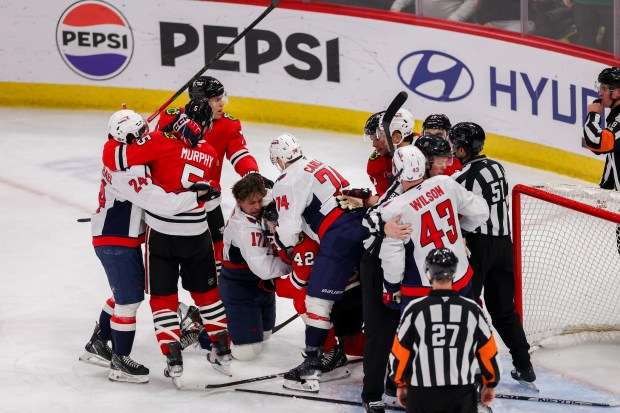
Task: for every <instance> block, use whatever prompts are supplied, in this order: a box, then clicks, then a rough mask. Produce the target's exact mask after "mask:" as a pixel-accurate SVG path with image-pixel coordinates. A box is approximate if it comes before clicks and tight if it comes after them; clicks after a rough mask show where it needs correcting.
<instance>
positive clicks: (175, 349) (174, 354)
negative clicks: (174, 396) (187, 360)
mask: <svg viewBox="0 0 620 413" xmlns="http://www.w3.org/2000/svg"><path fill="white" fill-rule="evenodd" d="M166 345H167V346H168V353H167V354H166V369H165V370H164V376H166V377H171V378H172V379H173V381H174V379H175V378H177V377H181V376H182V375H183V355H182V354H181V343H179V342H178V341H173V342H172V343H168V344H166ZM175 385H176V382H175Z"/></svg>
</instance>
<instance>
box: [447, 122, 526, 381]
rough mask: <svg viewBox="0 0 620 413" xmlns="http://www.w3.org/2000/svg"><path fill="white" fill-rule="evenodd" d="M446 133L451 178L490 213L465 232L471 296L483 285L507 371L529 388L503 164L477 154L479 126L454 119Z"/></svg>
mask: <svg viewBox="0 0 620 413" xmlns="http://www.w3.org/2000/svg"><path fill="white" fill-rule="evenodd" d="M448 137H449V139H450V141H451V142H452V145H453V146H454V149H455V155H456V157H457V158H458V159H459V160H460V161H461V163H462V164H463V171H462V172H460V173H456V174H455V175H453V178H454V179H456V181H457V182H458V183H459V184H461V185H462V186H463V187H465V189H467V190H468V191H471V192H473V193H475V194H477V195H480V196H482V197H483V198H484V199H485V201H486V202H487V204H488V205H489V211H490V217H489V219H488V220H487V222H486V223H485V224H482V225H481V226H480V227H478V228H477V229H475V230H474V231H472V232H471V233H469V234H467V235H466V236H465V239H466V240H467V246H468V247H469V250H470V251H471V256H470V257H469V264H470V265H471V268H472V270H473V271H474V275H473V278H472V281H473V290H474V297H475V298H476V300H479V298H480V294H481V293H482V288H483V287H484V302H485V304H486V307H487V310H488V311H489V314H490V315H491V321H492V322H493V326H494V327H495V329H496V330H497V333H498V334H499V335H500V337H501V338H502V340H503V341H504V343H505V344H506V346H507V347H508V349H509V350H510V354H511V356H512V364H513V365H514V369H513V370H512V372H511V373H510V374H511V376H512V378H513V379H515V380H517V381H518V382H520V383H522V384H524V385H526V386H528V387H534V385H533V382H534V381H535V380H536V374H535V373H534V367H533V366H532V363H531V361H530V354H529V352H528V351H529V349H530V345H529V343H528V342H527V338H526V337H525V332H524V331H523V326H522V325H521V320H520V318H519V315H518V314H517V313H516V312H515V306H514V296H515V276H514V259H513V248H512V239H511V237H510V232H511V231H510V211H509V207H508V182H507V181H506V176H505V172H504V168H503V167H502V165H501V164H500V163H498V162H496V161H494V160H492V159H488V158H487V157H486V156H484V155H480V151H482V148H483V146H484V140H485V134H484V130H482V128H481V127H480V126H479V125H477V124H475V123H471V122H461V123H458V124H456V125H454V126H453V127H452V129H450V133H449V135H448Z"/></svg>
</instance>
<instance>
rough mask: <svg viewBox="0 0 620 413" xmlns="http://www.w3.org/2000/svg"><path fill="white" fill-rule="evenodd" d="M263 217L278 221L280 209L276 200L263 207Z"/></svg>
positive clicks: (274, 221)
mask: <svg viewBox="0 0 620 413" xmlns="http://www.w3.org/2000/svg"><path fill="white" fill-rule="evenodd" d="M263 219H264V220H265V221H269V222H273V223H276V222H278V209H277V208H276V201H271V202H270V203H268V204H267V205H265V206H264V207H263Z"/></svg>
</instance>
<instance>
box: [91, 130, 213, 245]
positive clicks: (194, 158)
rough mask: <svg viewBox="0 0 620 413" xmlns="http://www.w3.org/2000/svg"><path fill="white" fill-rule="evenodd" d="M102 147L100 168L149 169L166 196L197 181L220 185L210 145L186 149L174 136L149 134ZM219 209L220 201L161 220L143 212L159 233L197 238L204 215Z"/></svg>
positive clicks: (202, 229)
mask: <svg viewBox="0 0 620 413" xmlns="http://www.w3.org/2000/svg"><path fill="white" fill-rule="evenodd" d="M109 143H110V144H108V145H106V146H105V147H104V151H103V164H104V165H105V166H107V167H108V168H110V169H111V170H113V171H119V170H124V169H126V168H127V167H130V166H133V165H148V166H149V168H150V173H151V177H152V179H153V182H154V183H155V184H156V185H159V186H161V187H162V188H163V189H164V190H165V191H167V192H175V193H179V192H183V191H185V190H187V188H189V187H191V186H192V185H193V184H194V183H196V182H198V181H210V182H211V186H212V187H213V186H217V187H218V188H219V183H218V182H217V181H216V180H215V179H214V178H215V170H216V168H217V167H219V166H220V162H219V160H218V158H217V154H216V153H215V150H214V149H213V147H211V145H209V144H208V143H202V144H199V145H198V146H196V147H195V148H190V147H188V146H186V145H185V144H184V143H183V142H182V141H181V139H180V138H179V137H178V136H177V135H176V134H173V133H165V132H159V131H155V132H151V133H149V134H148V135H147V136H145V137H144V138H141V139H138V140H136V142H135V143H133V144H132V145H123V144H120V143H118V142H116V141H114V142H109ZM217 205H219V198H216V199H215V200H212V201H209V202H208V203H207V204H205V203H204V202H200V204H199V206H198V207H197V208H196V209H194V210H192V211H189V212H186V213H183V214H178V215H174V216H173V217H168V216H166V217H164V216H160V215H156V214H154V213H152V212H150V211H146V218H145V220H146V223H147V224H148V225H150V226H152V227H153V228H154V229H155V230H157V231H158V232H162V233H164V234H168V235H199V234H202V233H203V232H204V231H206V230H207V218H206V211H209V210H211V209H213V208H215V207H216V206H217Z"/></svg>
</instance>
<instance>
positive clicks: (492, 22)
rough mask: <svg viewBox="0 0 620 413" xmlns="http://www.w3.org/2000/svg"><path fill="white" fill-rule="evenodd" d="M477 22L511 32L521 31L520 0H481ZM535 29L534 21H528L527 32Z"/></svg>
mask: <svg viewBox="0 0 620 413" xmlns="http://www.w3.org/2000/svg"><path fill="white" fill-rule="evenodd" d="M478 23H480V24H482V25H485V26H487V27H495V28H497V29H502V30H510V31H512V32H520V31H521V1H520V0H482V1H481V3H480V8H479V9H478ZM534 29H535V26H534V22H533V21H528V24H527V32H528V33H532V32H533V31H534Z"/></svg>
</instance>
